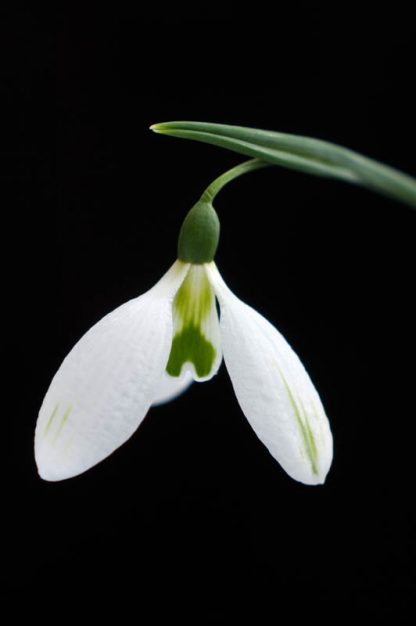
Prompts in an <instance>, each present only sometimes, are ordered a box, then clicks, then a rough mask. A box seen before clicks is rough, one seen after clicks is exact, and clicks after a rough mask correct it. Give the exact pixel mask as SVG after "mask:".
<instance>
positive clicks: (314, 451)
mask: <svg viewBox="0 0 416 626" xmlns="http://www.w3.org/2000/svg"><path fill="white" fill-rule="evenodd" d="M279 371H280V375H281V377H282V381H283V385H284V387H285V389H286V393H287V395H288V397H289V401H290V404H291V405H292V408H293V412H294V414H295V417H296V421H297V423H298V426H299V428H300V431H301V433H302V439H303V442H304V444H305V450H306V454H307V456H308V459H309V462H310V464H311V469H312V473H313V474H316V475H318V474H319V471H318V448H317V446H316V442H315V438H314V435H313V432H312V429H311V427H310V425H309V422H308V418H307V415H306V411H305V408H304V406H303V404H302V403H301V402H300V401H296V400H295V397H294V395H293V393H292V392H291V390H290V387H289V385H288V383H287V381H286V379H285V377H284V376H283V374H282V372H281V370H280V368H279Z"/></svg>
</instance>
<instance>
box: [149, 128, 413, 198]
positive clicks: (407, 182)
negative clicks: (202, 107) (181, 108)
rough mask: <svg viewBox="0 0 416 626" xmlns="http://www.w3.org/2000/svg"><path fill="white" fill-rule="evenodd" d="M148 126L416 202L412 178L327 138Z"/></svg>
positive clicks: (273, 163)
mask: <svg viewBox="0 0 416 626" xmlns="http://www.w3.org/2000/svg"><path fill="white" fill-rule="evenodd" d="M151 129H152V130H153V131H155V132H157V133H161V134H164V135H171V136H173V137H182V138H184V139H193V140H195V141H203V142H205V143H210V144H213V145H216V146H220V147H222V148H227V149H228V150H232V151H234V152H238V153H240V154H244V155H246V156H251V157H255V158H257V159H260V160H261V161H264V162H266V163H269V164H271V165H281V166H283V167H287V168H290V169H294V170H299V171H301V172H306V173H308V174H314V175H315V176H325V177H330V178H335V179H339V180H344V181H347V182H350V183H356V184H359V185H362V186H363V187H367V188H368V189H371V190H373V191H376V192H378V193H380V194H382V195H385V196H389V197H391V198H394V199H396V200H399V201H401V202H404V203H405V204H408V205H409V206H411V207H413V208H416V179H415V178H413V177H411V176H408V175H407V174H404V173H403V172H400V171H398V170H396V169H394V168H392V167H389V166H388V165H384V164H382V163H379V162H378V161H374V160H373V159H370V158H368V157H365V156H363V155H361V154H359V153H358V152H354V151H353V150H350V149H348V148H344V147H343V146H339V145H337V144H333V143H330V142H328V141H322V140H320V139H313V138H311V137H303V136H301V135H290V134H288V133H278V132H274V131H267V130H260V129H257V128H246V127H244V126H230V125H226V124H209V123H206V122H164V123H162V124H154V125H153V126H151Z"/></svg>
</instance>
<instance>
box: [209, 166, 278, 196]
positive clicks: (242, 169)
mask: <svg viewBox="0 0 416 626" xmlns="http://www.w3.org/2000/svg"><path fill="white" fill-rule="evenodd" d="M270 165H272V164H271V163H266V162H265V161H260V159H250V160H249V161H244V163H240V164H239V165H236V166H235V167H233V168H232V169H230V170H228V171H227V172H224V174H221V176H218V178H216V179H215V180H214V181H213V182H212V183H211V184H210V185H209V186H208V187H207V188H206V189H205V191H204V193H203V194H202V196H201V200H203V201H206V202H210V203H212V202H213V200H214V198H215V196H216V195H217V194H218V192H219V191H221V189H222V188H223V187H225V185H227V184H228V183H229V182H231V181H232V180H234V178H238V177H239V176H242V175H243V174H248V173H249V172H253V171H255V170H259V169H261V168H263V167H269V166H270Z"/></svg>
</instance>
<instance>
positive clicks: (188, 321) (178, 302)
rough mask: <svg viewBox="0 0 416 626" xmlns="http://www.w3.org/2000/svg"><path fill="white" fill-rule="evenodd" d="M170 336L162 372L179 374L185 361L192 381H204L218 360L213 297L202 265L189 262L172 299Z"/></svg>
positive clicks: (217, 339)
mask: <svg viewBox="0 0 416 626" xmlns="http://www.w3.org/2000/svg"><path fill="white" fill-rule="evenodd" d="M172 310H173V326H174V330H173V339H172V347H171V351H170V356H169V360H168V364H167V366H166V371H167V373H168V374H169V375H170V376H180V375H181V372H182V370H183V367H184V365H185V364H189V365H190V366H191V368H192V369H193V376H194V378H195V379H196V380H207V379H208V378H211V377H212V376H213V375H214V374H215V372H216V371H217V369H218V367H219V364H220V362H221V349H220V331H219V321H218V314H217V309H216V306H215V296H214V291H213V289H212V287H211V284H210V283H209V281H208V278H207V275H206V271H205V267H204V266H203V265H191V267H190V269H189V272H188V274H187V276H186V278H185V280H184V281H183V283H182V285H181V287H180V289H179V291H178V293H177V294H176V296H175V299H174V301H173V306H172Z"/></svg>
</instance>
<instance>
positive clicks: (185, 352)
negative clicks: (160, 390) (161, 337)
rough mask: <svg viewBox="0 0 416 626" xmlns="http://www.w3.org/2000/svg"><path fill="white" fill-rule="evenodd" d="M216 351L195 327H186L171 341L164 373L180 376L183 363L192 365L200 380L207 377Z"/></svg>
mask: <svg viewBox="0 0 416 626" xmlns="http://www.w3.org/2000/svg"><path fill="white" fill-rule="evenodd" d="M215 355H216V351H215V349H214V346H213V345H212V343H210V342H209V341H207V339H206V338H205V337H204V335H203V334H202V333H201V331H200V329H199V328H198V327H197V326H194V325H189V326H186V327H185V328H184V329H183V330H182V331H181V332H180V333H179V334H178V335H175V337H174V339H173V341H172V349H171V351H170V356H169V361H168V364H167V366H166V371H167V373H168V374H169V375H170V376H180V374H181V371H182V366H183V365H184V364H185V363H193V365H194V367H195V371H196V373H197V375H198V376H199V377H200V378H203V377H204V376H208V374H209V373H210V371H211V368H212V366H213V364H214V360H215Z"/></svg>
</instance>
